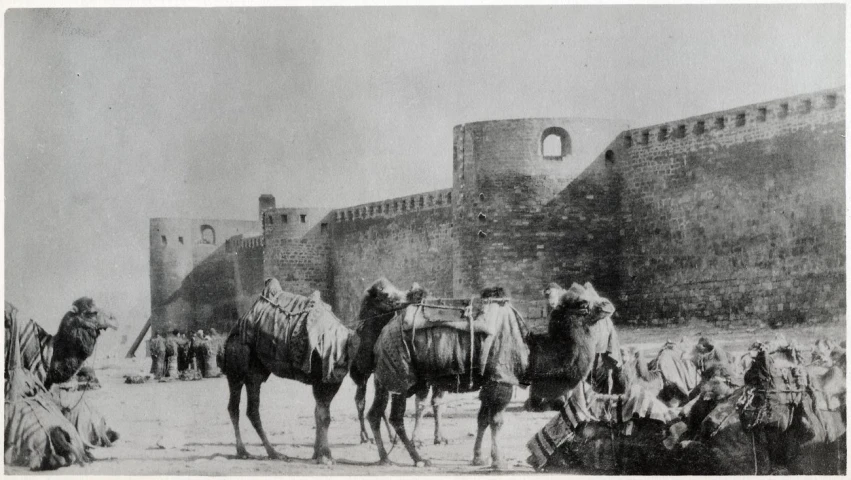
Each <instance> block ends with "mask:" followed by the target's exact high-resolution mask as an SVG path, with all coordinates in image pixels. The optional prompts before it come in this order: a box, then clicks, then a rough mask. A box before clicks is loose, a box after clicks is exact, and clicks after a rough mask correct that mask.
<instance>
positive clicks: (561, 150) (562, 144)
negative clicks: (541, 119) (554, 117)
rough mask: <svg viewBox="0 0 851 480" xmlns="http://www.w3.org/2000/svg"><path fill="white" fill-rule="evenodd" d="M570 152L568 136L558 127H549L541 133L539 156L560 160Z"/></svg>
mask: <svg viewBox="0 0 851 480" xmlns="http://www.w3.org/2000/svg"><path fill="white" fill-rule="evenodd" d="M569 154H570V136H569V135H568V134H567V132H566V131H565V130H564V129H563V128H560V127H550V128H548V129H546V130H544V132H543V133H542V134H541V156H543V157H544V158H546V159H550V160H561V159H562V158H564V157H566V156H567V155H569Z"/></svg>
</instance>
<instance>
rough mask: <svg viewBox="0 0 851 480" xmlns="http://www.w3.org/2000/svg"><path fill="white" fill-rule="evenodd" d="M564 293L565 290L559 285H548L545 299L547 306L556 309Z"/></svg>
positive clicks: (545, 290)
mask: <svg viewBox="0 0 851 480" xmlns="http://www.w3.org/2000/svg"><path fill="white" fill-rule="evenodd" d="M564 292H565V290H564V288H562V287H561V285H559V284H557V283H550V284H549V285H547V288H545V289H544V298H546V299H547V305H549V307H550V308H551V309H555V308H556V307H557V306H558V304H559V301H560V300H561V297H562V295H564Z"/></svg>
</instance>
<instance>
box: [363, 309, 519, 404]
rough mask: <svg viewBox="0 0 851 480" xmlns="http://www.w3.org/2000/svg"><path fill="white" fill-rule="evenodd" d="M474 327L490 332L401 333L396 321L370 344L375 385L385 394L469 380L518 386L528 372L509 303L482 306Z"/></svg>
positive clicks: (399, 320) (436, 330)
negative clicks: (426, 383) (424, 383)
mask: <svg viewBox="0 0 851 480" xmlns="http://www.w3.org/2000/svg"><path fill="white" fill-rule="evenodd" d="M475 321H476V322H478V323H479V324H480V325H482V326H483V328H485V329H487V331H490V332H493V334H491V335H488V334H485V333H481V332H474V335H473V342H472V348H473V351H472V353H473V355H472V359H471V358H470V351H471V341H470V339H471V335H470V333H469V331H466V332H465V331H463V330H457V329H454V328H450V327H433V328H427V329H421V330H415V331H414V330H405V325H404V323H403V322H404V319H403V317H401V316H399V317H397V318H396V319H394V320H392V321H391V322H390V323H388V324H387V325H386V326H385V327H384V329H383V330H382V331H381V334H380V335H379V337H378V340H377V341H376V343H375V349H374V353H375V359H376V364H375V375H376V379H377V380H378V381H379V382H380V383H381V384H382V385H383V386H384V387H385V388H387V389H388V390H389V391H391V392H394V393H406V392H407V391H408V389H410V388H411V387H412V386H413V385H414V384H416V383H417V381H418V379H419V380H424V379H430V378H440V377H448V376H457V375H466V376H469V375H470V373H471V369H472V374H473V376H475V377H478V378H477V380H480V381H493V382H497V383H506V384H510V385H518V384H519V378H521V377H522V375H523V373H524V372H525V370H526V368H527V366H528V356H529V350H528V347H527V346H526V343H525V341H524V338H525V335H526V333H527V330H526V327H525V325H524V324H523V323H522V319H520V317H518V316H517V314H516V311H515V310H514V309H513V307H512V306H511V304H510V302H507V301H501V302H488V303H485V304H484V305H483V308H482V311H481V313H480V314H479V315H478V316H477V317H476V320H475Z"/></svg>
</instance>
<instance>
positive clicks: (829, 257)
mask: <svg viewBox="0 0 851 480" xmlns="http://www.w3.org/2000/svg"><path fill="white" fill-rule="evenodd" d="M844 112H845V100H844V94H843V91H842V90H836V91H826V92H817V93H814V94H811V95H802V96H798V97H794V98H789V99H783V100H778V101H773V102H768V103H765V104H756V105H750V106H746V107H741V108H737V109H733V110H729V111H724V112H719V113H714V114H708V115H702V116H699V117H694V118H689V119H685V120H682V121H678V122H672V123H669V124H665V125H657V126H653V127H648V128H643V129H637V130H631V131H629V132H626V133H625V134H624V135H623V137H622V140H623V148H624V149H625V150H626V152H627V155H625V156H624V157H623V161H621V162H618V163H617V165H618V169H619V170H620V173H621V175H622V179H623V197H622V198H623V200H622V226H621V229H620V231H619V235H620V236H621V244H622V253H621V262H622V264H623V265H624V272H623V276H622V286H621V288H620V292H621V295H620V298H619V304H620V305H619V307H620V308H621V313H622V314H621V321H624V322H630V323H632V322H635V323H667V322H677V321H686V320H690V319H694V318H698V319H704V320H710V321H714V322H719V323H721V324H726V323H731V322H732V323H737V324H760V323H765V324H774V323H781V322H782V323H797V322H805V321H807V322H817V321H840V320H841V321H844V318H845V220H844V218H845V217H844V215H845V139H844V132H845V115H844Z"/></svg>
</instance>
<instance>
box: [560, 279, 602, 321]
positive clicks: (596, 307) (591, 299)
mask: <svg viewBox="0 0 851 480" xmlns="http://www.w3.org/2000/svg"><path fill="white" fill-rule="evenodd" d="M562 292H563V293H562V294H561V296H560V297H559V299H558V303H557V304H556V308H555V309H556V310H559V311H561V312H562V314H568V315H570V316H571V317H573V318H574V319H576V320H578V321H579V322H580V323H582V324H583V325H586V326H588V325H593V324H594V323H596V322H598V321H600V320H602V319H604V318H606V317H608V316H609V315H611V314H613V313H614V312H615V307H614V305H613V304H612V302H610V301H609V300H608V299H606V298H603V297H601V296H600V295H599V294H597V291H596V290H594V287H593V286H591V284H590V283H586V284H585V285H584V286H583V285H579V284H577V283H574V284H573V285H571V286H570V288H569V289H567V290H563V291H562Z"/></svg>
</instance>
